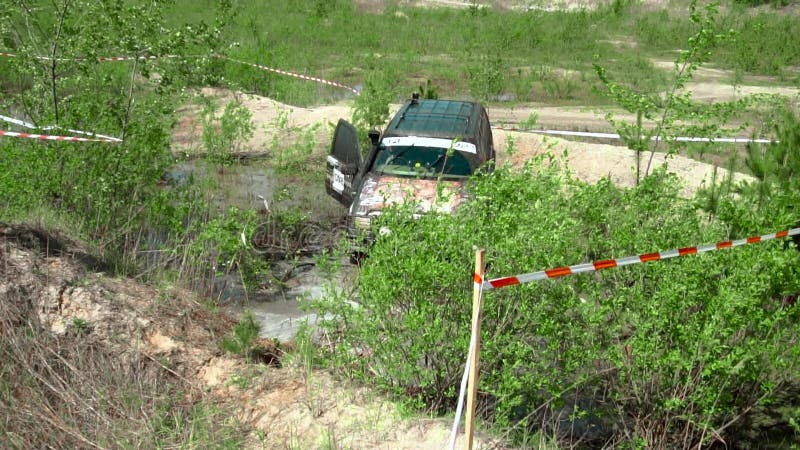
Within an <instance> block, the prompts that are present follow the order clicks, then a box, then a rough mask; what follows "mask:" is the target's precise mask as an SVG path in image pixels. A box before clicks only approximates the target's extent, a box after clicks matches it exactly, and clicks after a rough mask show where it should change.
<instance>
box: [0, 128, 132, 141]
mask: <svg viewBox="0 0 800 450" xmlns="http://www.w3.org/2000/svg"><path fill="white" fill-rule="evenodd" d="M0 136H8V137H18V138H25V139H38V140H40V141H65V142H110V143H114V144H118V143H119V142H121V141H118V140H117V141H112V140H110V139H94V138H82V137H74V136H53V135H48V134H31V133H17V132H14V131H5V130H0Z"/></svg>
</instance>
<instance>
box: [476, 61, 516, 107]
mask: <svg viewBox="0 0 800 450" xmlns="http://www.w3.org/2000/svg"><path fill="white" fill-rule="evenodd" d="M506 70H507V67H506V64H505V63H504V62H503V60H502V59H501V58H500V57H498V56H491V57H490V56H486V57H483V58H480V59H478V60H477V61H475V62H474V63H473V64H472V65H470V66H469V67H468V68H467V78H468V80H469V92H470V94H472V95H473V97H475V98H476V99H477V100H479V101H482V102H485V101H488V100H490V99H494V98H495V97H496V96H497V95H499V94H500V93H501V92H502V90H503V86H504V85H505V76H504V73H505V72H506Z"/></svg>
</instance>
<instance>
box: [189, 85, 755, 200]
mask: <svg viewBox="0 0 800 450" xmlns="http://www.w3.org/2000/svg"><path fill="white" fill-rule="evenodd" d="M205 94H206V95H214V96H218V97H219V98H220V100H221V101H225V100H228V99H230V98H233V96H232V94H230V93H229V92H226V91H219V90H213V91H212V90H207V91H205ZM240 98H241V101H242V103H243V104H244V105H245V106H246V107H247V108H248V109H250V111H251V112H252V113H253V121H254V122H255V123H256V124H257V130H256V132H255V135H254V136H253V138H252V139H250V141H249V142H248V143H247V144H246V146H245V149H247V151H252V152H256V153H264V152H266V153H270V152H276V151H280V148H275V147H274V145H275V142H279V143H280V145H282V146H283V145H290V144H291V142H292V141H294V140H297V139H300V138H301V136H302V132H301V130H302V129H304V128H306V127H309V126H313V125H314V124H318V125H319V126H318V128H317V130H316V132H315V136H314V139H315V141H316V149H315V152H319V153H320V154H324V153H326V152H327V151H328V147H329V145H330V139H331V133H332V130H333V124H334V123H336V122H337V121H338V120H339V118H345V119H348V118H349V117H350V115H351V110H350V105H349V104H348V103H340V104H336V105H327V106H322V107H318V108H298V107H293V106H289V105H285V104H282V103H280V102H277V101H274V100H270V99H267V98H263V97H258V96H253V95H246V96H240ZM398 107H399V105H393V106H392V110H393V111H394V110H396V109H397V108H398ZM533 112H536V113H537V114H538V115H539V120H538V121H537V124H538V126H539V127H542V128H555V129H562V130H564V129H566V130H579V131H612V130H611V129H610V127H609V126H608V124H607V122H605V119H603V118H602V115H601V114H600V113H599V112H592V111H589V110H581V109H579V108H560V107H517V108H513V109H511V108H490V109H489V116H490V120H491V121H492V123H496V124H505V125H506V126H508V125H511V126H513V125H516V124H518V123H520V122H522V121H524V120H525V119H527V118H528V116H530V114H531V113H533ZM621 116H622V115H620V116H618V117H621ZM279 117H282V118H283V119H282V121H283V122H285V124H284V125H280V124H278V118H279ZM192 130H193V129H192V128H191V127H186V126H185V127H183V128H179V129H178V131H177V135H176V143H187V142H196V137H194V138H193V137H192V136H190V134H191V132H194V133H199V129H195V130H194V131H192ZM493 134H494V141H495V148H496V149H497V151H498V160H499V161H498V162H500V163H501V164H502V163H505V162H508V163H510V164H512V165H513V166H520V165H522V164H523V163H524V161H525V160H527V159H529V158H531V157H533V156H535V155H538V154H541V153H543V152H547V151H549V152H551V153H553V154H554V155H555V156H556V157H558V158H562V155H563V153H564V151H565V150H566V151H567V154H568V156H567V157H566V158H564V159H565V161H566V163H567V167H568V168H569V169H570V170H571V171H572V173H573V174H574V175H575V176H576V177H577V178H578V179H580V180H583V181H586V182H595V181H597V180H598V179H599V178H600V177H604V176H608V177H610V178H611V179H612V180H613V181H614V182H615V183H617V184H619V185H621V186H631V185H633V184H634V183H635V178H636V156H635V153H634V152H633V151H631V150H629V149H627V148H625V147H620V146H615V145H609V144H598V143H586V142H574V141H568V140H564V139H560V138H556V137H545V136H540V135H536V134H531V133H521V132H514V131H505V130H499V129H495V130H494V132H493ZM509 139H512V140H513V142H514V152H513V154H509V153H508V151H507V149H508V142H509ZM648 157H649V155H648ZM641 164H642V166H641V170H642V171H644V168H645V167H646V164H647V161H646V159H644V160H643V161H642V163H641ZM664 164H666V165H667V170H668V171H669V172H672V173H675V174H676V175H677V176H678V177H679V178H680V179H681V180H682V181H683V183H684V185H685V188H684V191H683V192H684V194H685V195H687V196H688V195H690V194H691V193H692V192H694V191H696V190H697V189H698V188H699V187H700V186H702V185H703V183H704V182H707V181H708V180H710V178H711V175H712V173H713V171H714V166H713V165H710V164H705V163H702V162H699V161H696V160H692V159H689V158H686V157H683V156H671V157H667V156H666V155H664V154H660V153H657V154H656V155H655V157H654V159H653V168H655V167H658V166H661V165H664ZM718 170H719V173H718V176H719V177H723V176H724V175H725V173H726V171H725V170H724V169H718ZM735 178H736V179H737V180H741V179H747V178H748V177H747V176H745V175H742V174H736V176H735Z"/></svg>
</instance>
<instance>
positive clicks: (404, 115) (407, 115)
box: [384, 99, 480, 142]
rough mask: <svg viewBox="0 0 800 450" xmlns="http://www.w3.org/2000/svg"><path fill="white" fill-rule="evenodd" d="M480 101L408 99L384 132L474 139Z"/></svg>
mask: <svg viewBox="0 0 800 450" xmlns="http://www.w3.org/2000/svg"><path fill="white" fill-rule="evenodd" d="M479 116H480V105H479V104H477V103H472V102H465V101H458V100H427V99H420V100H416V101H414V100H409V101H407V102H406V103H405V104H403V106H402V107H401V108H400V110H399V111H398V112H397V114H395V116H394V118H392V121H391V122H390V123H389V126H388V127H387V128H386V131H385V133H384V136H386V137H391V136H425V137H437V138H448V139H454V138H458V139H461V140H463V141H469V142H474V141H475V137H476V134H477V125H478V123H479V121H478V119H479Z"/></svg>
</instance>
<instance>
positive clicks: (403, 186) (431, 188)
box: [352, 174, 464, 216]
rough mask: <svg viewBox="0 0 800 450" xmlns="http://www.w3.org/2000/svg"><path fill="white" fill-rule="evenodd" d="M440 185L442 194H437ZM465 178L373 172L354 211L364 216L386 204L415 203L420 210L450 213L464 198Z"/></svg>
mask: <svg viewBox="0 0 800 450" xmlns="http://www.w3.org/2000/svg"><path fill="white" fill-rule="evenodd" d="M437 186H441V188H442V195H440V196H438V198H437V194H438V189H437ZM463 186H464V180H455V181H454V180H427V179H419V178H403V177H393V176H386V175H383V176H381V175H376V174H370V175H368V176H367V178H366V179H365V180H364V185H363V186H362V188H361V192H360V193H359V196H358V198H357V199H356V201H355V202H354V210H353V211H352V213H353V214H355V215H359V216H365V215H370V214H374V213H376V212H379V211H380V210H381V209H383V208H384V207H385V206H388V205H392V204H399V203H404V202H407V203H415V204H416V205H417V211H419V212H428V211H431V210H433V211H437V212H443V213H448V214H449V213H451V212H453V210H455V208H456V207H457V206H458V205H459V204H460V203H461V202H462V201H463V200H464V193H463V189H462V187H463Z"/></svg>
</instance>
